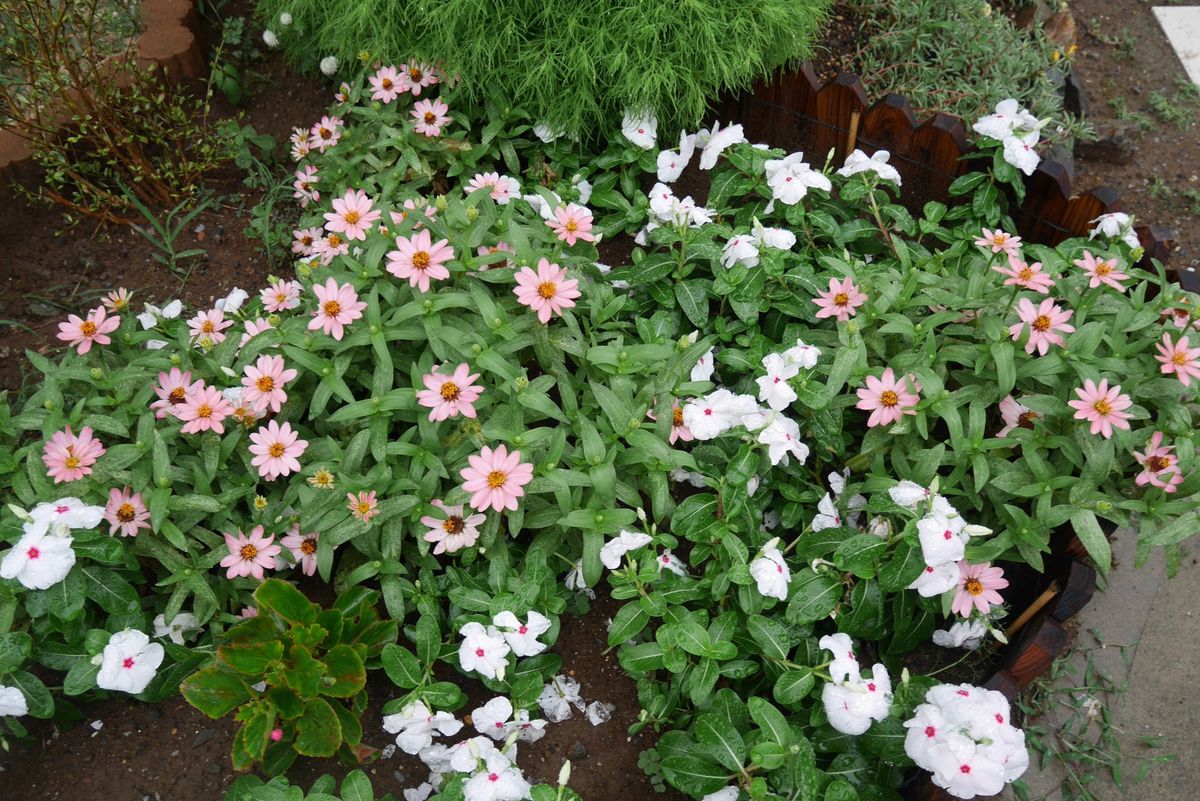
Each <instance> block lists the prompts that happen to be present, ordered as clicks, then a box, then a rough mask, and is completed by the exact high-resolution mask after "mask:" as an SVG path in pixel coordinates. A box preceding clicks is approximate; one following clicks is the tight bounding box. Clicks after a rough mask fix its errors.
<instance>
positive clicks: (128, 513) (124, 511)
mask: <svg viewBox="0 0 1200 801" xmlns="http://www.w3.org/2000/svg"><path fill="white" fill-rule="evenodd" d="M136 516H137V513H136V512H135V511H134V509H133V504H132V503H129V502H126V503H123V504H121V508H120V509H118V510H117V519H118V520H120V521H121V522H122V523H130V522H133V518H134V517H136Z"/></svg>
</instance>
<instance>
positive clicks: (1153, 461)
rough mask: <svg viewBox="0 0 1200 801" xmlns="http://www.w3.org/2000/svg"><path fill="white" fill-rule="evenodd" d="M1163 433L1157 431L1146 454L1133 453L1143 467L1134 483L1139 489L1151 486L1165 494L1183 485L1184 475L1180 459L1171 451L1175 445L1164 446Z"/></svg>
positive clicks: (1149, 443)
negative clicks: (1158, 488) (1180, 469)
mask: <svg viewBox="0 0 1200 801" xmlns="http://www.w3.org/2000/svg"><path fill="white" fill-rule="evenodd" d="M1162 441H1163V435H1162V432H1161V431H1155V432H1154V434H1153V435H1152V436H1151V437H1150V441H1149V442H1148V443H1146V452H1145V453H1138V452H1137V451H1134V452H1133V458H1134V459H1137V463H1138V464H1140V465H1141V466H1142V472H1140V473H1138V475H1137V478H1135V479H1134V483H1135V484H1137V485H1138V486H1139V487H1144V486H1146V485H1147V484H1149V485H1150V486H1152V487H1160V488H1161V489H1162V491H1163V492H1174V491H1175V488H1176V487H1177V486H1179V485H1180V484H1182V483H1183V473H1181V472H1180V471H1179V459H1178V458H1177V457H1176V456H1175V454H1173V453H1171V451H1173V450H1175V446H1174V445H1163V444H1162Z"/></svg>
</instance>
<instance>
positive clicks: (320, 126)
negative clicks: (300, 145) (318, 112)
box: [309, 117, 342, 153]
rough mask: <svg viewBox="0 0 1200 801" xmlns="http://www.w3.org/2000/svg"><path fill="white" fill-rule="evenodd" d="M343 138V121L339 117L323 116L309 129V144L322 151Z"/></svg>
mask: <svg viewBox="0 0 1200 801" xmlns="http://www.w3.org/2000/svg"><path fill="white" fill-rule="evenodd" d="M341 138H342V121H341V120H340V119H339V118H337V117H322V118H321V121H320V122H318V123H317V124H316V125H314V126H313V127H312V130H311V131H309V144H310V145H311V146H312V147H315V148H317V149H319V150H320V151H321V152H322V153H324V152H325V150H326V149H327V148H331V147H333V146H334V145H336V144H337V143H338V140H339V139H341Z"/></svg>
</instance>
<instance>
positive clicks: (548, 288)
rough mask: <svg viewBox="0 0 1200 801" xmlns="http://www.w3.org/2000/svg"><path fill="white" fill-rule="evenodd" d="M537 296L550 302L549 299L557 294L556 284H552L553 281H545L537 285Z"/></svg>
mask: <svg viewBox="0 0 1200 801" xmlns="http://www.w3.org/2000/svg"><path fill="white" fill-rule="evenodd" d="M538 294H539V295H541V296H542V297H543V298H545V299H546V300H550V298H552V297H554V296H555V295H557V294H558V284H556V283H554V282H553V281H546V282H545V283H543V284H539V285H538Z"/></svg>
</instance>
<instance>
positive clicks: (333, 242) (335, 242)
mask: <svg viewBox="0 0 1200 801" xmlns="http://www.w3.org/2000/svg"><path fill="white" fill-rule="evenodd" d="M326 241H327V242H328V243H329V247H331V248H337V247H341V245H342V238H341V237H340V236H338V235H337V234H330V235H329V238H328V239H327V240H326Z"/></svg>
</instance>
